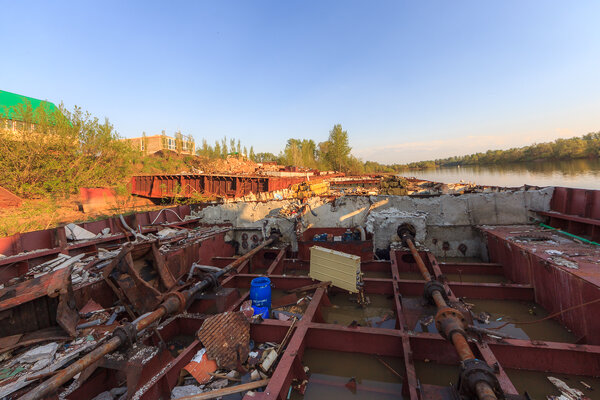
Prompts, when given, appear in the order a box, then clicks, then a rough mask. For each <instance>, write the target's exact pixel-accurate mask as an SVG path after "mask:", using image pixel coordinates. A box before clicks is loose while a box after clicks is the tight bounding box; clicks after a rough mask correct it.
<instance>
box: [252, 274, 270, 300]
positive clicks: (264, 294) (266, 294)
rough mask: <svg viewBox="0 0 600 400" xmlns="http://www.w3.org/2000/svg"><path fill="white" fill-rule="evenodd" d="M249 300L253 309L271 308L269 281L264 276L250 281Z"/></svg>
mask: <svg viewBox="0 0 600 400" xmlns="http://www.w3.org/2000/svg"><path fill="white" fill-rule="evenodd" d="M250 300H252V305H253V306H254V307H267V308H271V280H270V279H269V278H267V277H266V276H261V277H258V278H254V279H252V282H251V283H250Z"/></svg>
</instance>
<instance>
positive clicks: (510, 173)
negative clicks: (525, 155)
mask: <svg viewBox="0 0 600 400" xmlns="http://www.w3.org/2000/svg"><path fill="white" fill-rule="evenodd" d="M401 175H404V176H414V177H417V178H421V179H427V180H431V181H435V182H444V183H457V182H460V181H461V180H462V181H467V182H474V183H476V184H479V185H490V186H515V187H516V186H522V185H525V184H527V185H533V186H567V187H576V188H582V189H600V160H571V161H542V162H528V163H516V164H508V165H485V166H472V165H467V166H462V167H444V168H435V169H426V170H421V171H407V172H404V173H402V174H401Z"/></svg>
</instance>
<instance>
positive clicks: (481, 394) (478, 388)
mask: <svg viewBox="0 0 600 400" xmlns="http://www.w3.org/2000/svg"><path fill="white" fill-rule="evenodd" d="M402 241H403V242H404V243H405V244H406V245H407V246H408V248H409V249H410V252H411V254H412V256H413V258H414V259H415V261H416V263H417V266H418V267H419V271H421V275H422V276H423V279H425V280H426V281H428V282H429V281H431V274H430V273H429V271H428V270H427V267H426V266H425V263H424V262H423V259H422V258H421V256H420V255H419V252H418V251H417V248H416V247H415V245H414V243H413V241H412V237H411V236H410V234H408V233H404V234H403V235H402ZM431 297H432V298H433V301H434V302H435V305H436V306H437V309H438V315H440V313H443V312H447V313H448V314H449V315H448V316H447V317H444V318H445V321H444V322H445V324H443V325H442V326H444V327H447V328H448V329H447V338H448V340H450V342H451V343H452V344H453V345H454V348H455V349H456V352H457V353H458V356H459V357H460V359H461V361H466V360H473V359H475V355H474V354H473V351H471V347H470V346H469V343H468V342H467V339H465V337H464V336H463V335H462V333H460V331H457V330H456V329H455V328H456V327H457V326H460V321H458V318H457V317H455V314H453V311H454V310H453V309H452V308H450V307H449V306H448V303H446V300H444V296H443V294H442V293H441V292H440V291H439V290H433V291H432V295H431ZM436 318H437V315H436ZM475 392H476V394H477V397H478V399H479V400H497V399H498V398H497V397H496V394H495V393H494V389H493V388H492V387H491V386H490V385H489V384H488V383H487V382H483V381H481V382H478V383H477V385H475Z"/></svg>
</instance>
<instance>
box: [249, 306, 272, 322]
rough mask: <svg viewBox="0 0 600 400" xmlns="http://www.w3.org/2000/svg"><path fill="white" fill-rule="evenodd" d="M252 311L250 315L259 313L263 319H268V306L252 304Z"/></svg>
mask: <svg viewBox="0 0 600 400" xmlns="http://www.w3.org/2000/svg"><path fill="white" fill-rule="evenodd" d="M252 309H253V310H254V313H253V314H252V315H260V316H261V317H262V318H263V319H269V307H256V306H252Z"/></svg>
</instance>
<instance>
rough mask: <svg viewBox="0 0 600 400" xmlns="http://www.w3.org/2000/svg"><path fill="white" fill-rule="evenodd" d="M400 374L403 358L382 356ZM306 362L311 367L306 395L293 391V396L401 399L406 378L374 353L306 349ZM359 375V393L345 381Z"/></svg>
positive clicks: (314, 399) (307, 398)
mask: <svg viewBox="0 0 600 400" xmlns="http://www.w3.org/2000/svg"><path fill="white" fill-rule="evenodd" d="M381 359H382V360H383V361H385V363H387V364H388V365H389V366H390V367H392V368H393V369H394V370H395V371H396V372H398V373H399V374H400V375H404V361H403V359H402V358H394V357H381ZM302 363H303V364H304V365H305V366H308V368H310V374H311V375H310V379H309V381H308V385H307V388H306V393H305V394H304V396H302V395H300V394H298V393H295V392H294V393H293V394H292V396H291V398H292V399H305V400H321V399H323V400H331V399H346V398H352V399H356V400H363V399H364V400H367V399H369V400H370V399H372V400H392V399H394V400H397V399H404V397H403V396H402V380H401V379H400V378H399V377H397V376H396V375H395V374H394V373H393V372H391V371H390V370H389V369H388V368H387V367H385V366H384V365H383V364H382V363H381V362H380V361H379V360H378V359H377V358H376V357H375V356H374V355H366V354H356V353H343V352H336V351H330V350H315V349H306V351H305V352H304V356H303V357H302ZM350 378H355V379H356V383H357V385H356V393H353V392H352V391H351V390H350V389H349V388H347V387H346V386H345V385H346V384H347V383H348V381H349V380H350Z"/></svg>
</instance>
